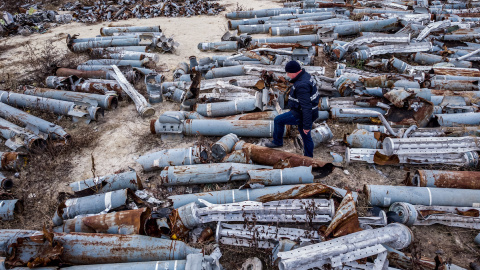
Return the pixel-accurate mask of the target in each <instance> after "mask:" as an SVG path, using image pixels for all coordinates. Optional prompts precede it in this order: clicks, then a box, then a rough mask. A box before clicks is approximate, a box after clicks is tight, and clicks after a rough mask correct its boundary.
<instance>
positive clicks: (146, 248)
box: [8, 233, 201, 265]
mask: <svg viewBox="0 0 480 270" xmlns="http://www.w3.org/2000/svg"><path fill="white" fill-rule="evenodd" d="M52 236H53V241H54V242H55V243H57V244H58V245H60V247H62V248H63V249H62V252H61V254H60V255H59V257H60V260H61V261H62V262H64V263H67V264H78V265H83V264H107V263H126V262H142V261H157V260H183V259H185V258H186V257H187V255H189V254H198V253H200V252H201V250H200V249H195V248H192V247H190V246H188V245H187V244H185V243H184V242H181V241H172V240H168V239H161V238H155V237H149V236H144V235H117V234H96V233H53V235H52ZM32 238H33V239H32ZM12 242H17V243H19V242H22V243H24V244H19V245H17V246H16V248H17V252H15V254H12V253H9V254H8V255H9V256H13V260H15V261H16V262H22V263H24V264H25V265H26V263H27V262H29V261H33V259H34V258H39V257H41V256H42V254H45V253H46V252H47V251H46V250H48V248H49V247H50V242H48V241H47V240H46V238H45V237H44V236H43V235H39V236H32V237H24V238H22V239H19V238H17V239H16V241H15V240H13V241H12ZM33 243H35V244H33ZM20 251H21V252H20Z"/></svg>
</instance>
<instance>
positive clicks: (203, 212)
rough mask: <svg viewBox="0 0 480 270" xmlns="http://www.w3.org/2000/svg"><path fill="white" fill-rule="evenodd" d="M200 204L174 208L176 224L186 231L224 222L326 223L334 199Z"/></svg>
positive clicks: (328, 220) (329, 217)
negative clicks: (178, 223)
mask: <svg viewBox="0 0 480 270" xmlns="http://www.w3.org/2000/svg"><path fill="white" fill-rule="evenodd" d="M199 202H201V203H203V204H205V205H206V207H203V208H199V207H198V206H197V204H195V203H191V204H188V205H185V206H182V207H180V208H178V209H176V211H177V212H178V217H179V218H180V220H179V221H181V222H182V224H183V225H184V226H185V227H187V228H189V229H192V228H194V227H195V226H197V225H199V224H202V223H209V222H227V221H228V222H230V221H231V222H255V223H257V222H258V223H272V222H273V223H277V222H281V223H327V222H330V221H331V219H332V216H333V215H334V213H335V208H334V207H335V206H334V202H333V200H327V199H297V200H292V199H289V200H280V201H271V202H266V203H261V202H255V201H244V202H238V203H229V204H211V203H209V202H207V201H204V200H201V199H199ZM175 215H176V214H175ZM170 220H173V219H172V218H170Z"/></svg>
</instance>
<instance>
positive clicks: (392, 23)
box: [333, 18, 400, 36]
mask: <svg viewBox="0 0 480 270" xmlns="http://www.w3.org/2000/svg"><path fill="white" fill-rule="evenodd" d="M399 28H400V27H399V26H398V18H390V19H386V20H379V21H367V22H357V23H356V24H340V25H337V26H335V28H334V30H333V32H334V33H337V34H338V35H339V36H349V35H354V34H358V33H360V32H382V31H389V30H395V29H399Z"/></svg>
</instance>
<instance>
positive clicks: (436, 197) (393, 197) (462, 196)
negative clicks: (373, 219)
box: [364, 185, 480, 207]
mask: <svg viewBox="0 0 480 270" xmlns="http://www.w3.org/2000/svg"><path fill="white" fill-rule="evenodd" d="M364 192H365V194H366V196H367V201H368V203H369V204H370V205H372V206H382V207H387V206H390V205H391V204H392V203H394V202H407V203H410V204H419V205H439V206H459V207H472V206H474V205H478V203H480V199H479V198H480V197H479V196H480V190H472V189H450V188H431V187H402V186H381V185H365V187H364Z"/></svg>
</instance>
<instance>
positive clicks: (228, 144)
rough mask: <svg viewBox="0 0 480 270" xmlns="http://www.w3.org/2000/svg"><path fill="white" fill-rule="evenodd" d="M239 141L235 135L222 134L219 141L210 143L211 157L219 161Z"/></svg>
mask: <svg viewBox="0 0 480 270" xmlns="http://www.w3.org/2000/svg"><path fill="white" fill-rule="evenodd" d="M238 141H239V139H238V137H237V135H235V134H233V133H230V134H227V135H225V136H223V137H222V138H221V139H220V140H219V141H217V142H216V143H214V144H213V145H212V157H213V158H214V159H215V160H216V161H217V162H219V161H220V160H222V159H223V158H224V157H225V156H226V155H227V154H230V153H231V152H232V150H233V147H234V146H235V144H236V143H237V142H238Z"/></svg>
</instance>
